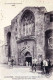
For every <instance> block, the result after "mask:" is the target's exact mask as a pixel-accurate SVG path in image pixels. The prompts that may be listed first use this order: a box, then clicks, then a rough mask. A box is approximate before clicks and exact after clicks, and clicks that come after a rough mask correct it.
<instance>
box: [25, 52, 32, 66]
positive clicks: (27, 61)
mask: <svg viewBox="0 0 53 80" xmlns="http://www.w3.org/2000/svg"><path fill="white" fill-rule="evenodd" d="M31 65H32V57H31V54H30V52H28V51H27V52H26V53H25V66H31Z"/></svg>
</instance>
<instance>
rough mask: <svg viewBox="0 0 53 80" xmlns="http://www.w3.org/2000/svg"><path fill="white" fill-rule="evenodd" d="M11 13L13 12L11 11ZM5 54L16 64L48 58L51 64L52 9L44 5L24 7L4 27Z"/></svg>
mask: <svg viewBox="0 0 53 80" xmlns="http://www.w3.org/2000/svg"><path fill="white" fill-rule="evenodd" d="M12 14H13V13H12ZM4 35H5V55H6V58H7V59H8V61H9V60H10V59H11V58H13V59H14V62H15V64H16V65H20V66H21V65H22V66H24V65H25V64H26V61H27V62H30V63H31V64H32V59H37V60H38V62H39V61H41V59H50V60H51V61H52V64H53V11H51V12H47V10H46V8H45V7H26V8H24V9H23V10H22V11H21V12H20V13H19V14H18V15H17V16H15V17H14V19H12V20H11V25H9V26H7V27H5V28H4Z"/></svg>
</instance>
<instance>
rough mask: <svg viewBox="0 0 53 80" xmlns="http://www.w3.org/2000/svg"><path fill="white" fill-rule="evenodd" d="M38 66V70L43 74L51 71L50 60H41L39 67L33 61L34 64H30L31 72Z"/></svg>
mask: <svg viewBox="0 0 53 80" xmlns="http://www.w3.org/2000/svg"><path fill="white" fill-rule="evenodd" d="M38 66H40V69H41V70H42V71H43V72H44V73H49V72H50V70H51V61H50V60H42V61H41V62H40V65H38V64H37V61H35V62H34V63H32V71H33V70H35V71H36V69H37V67H38Z"/></svg>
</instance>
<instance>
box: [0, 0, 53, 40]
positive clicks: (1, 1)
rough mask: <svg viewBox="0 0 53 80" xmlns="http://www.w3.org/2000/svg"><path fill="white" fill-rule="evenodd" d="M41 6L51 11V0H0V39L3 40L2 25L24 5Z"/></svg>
mask: <svg viewBox="0 0 53 80" xmlns="http://www.w3.org/2000/svg"><path fill="white" fill-rule="evenodd" d="M28 6H29V7H30V6H31V7H41V6H44V7H45V8H46V10H47V11H48V12H49V11H53V0H0V40H1V41H4V27H6V26H8V25H10V24H11V20H12V19H13V18H14V17H15V16H16V15H17V14H19V12H21V10H22V9H24V8H25V7H28Z"/></svg>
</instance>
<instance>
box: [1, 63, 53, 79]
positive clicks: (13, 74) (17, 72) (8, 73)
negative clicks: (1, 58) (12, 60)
mask: <svg viewBox="0 0 53 80" xmlns="http://www.w3.org/2000/svg"><path fill="white" fill-rule="evenodd" d="M0 80H53V73H51V74H47V75H46V74H43V73H41V71H40V70H36V72H35V71H33V72H32V69H31V67H23V66H21V67H20V66H13V67H12V66H8V65H1V64H0Z"/></svg>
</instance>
